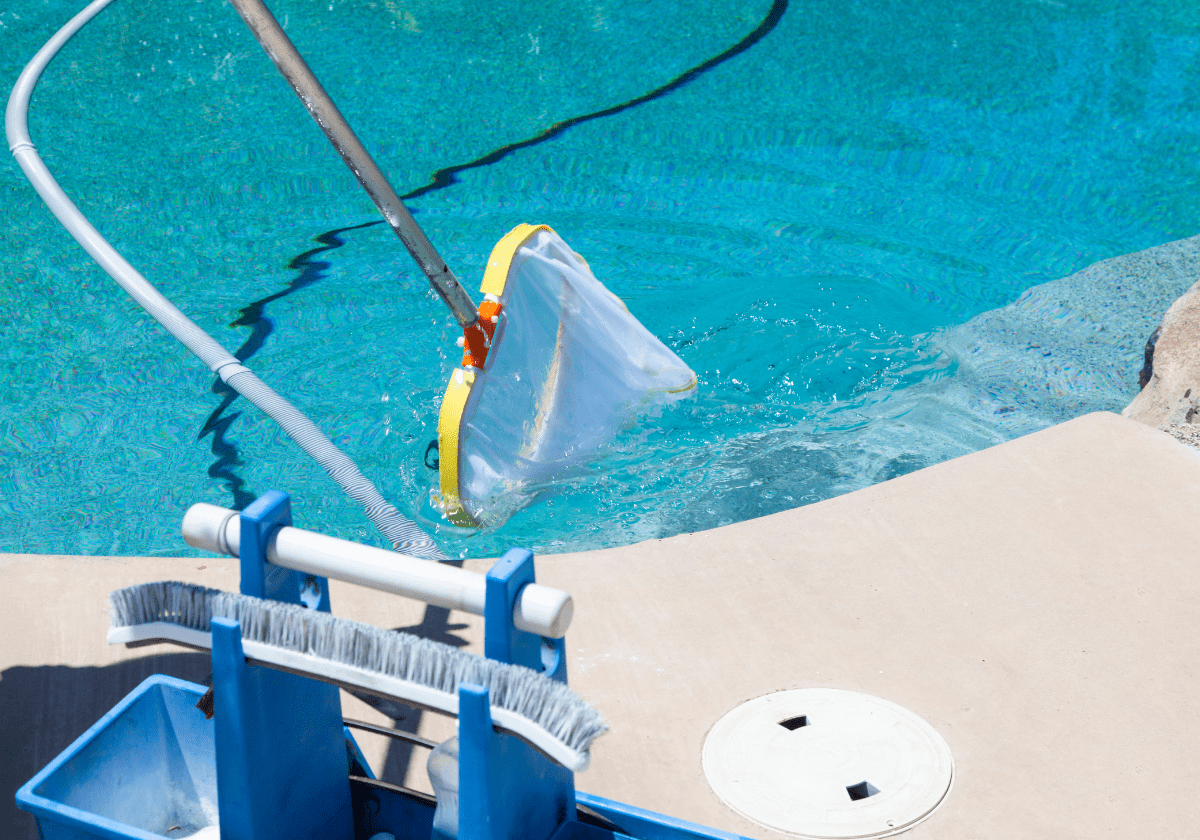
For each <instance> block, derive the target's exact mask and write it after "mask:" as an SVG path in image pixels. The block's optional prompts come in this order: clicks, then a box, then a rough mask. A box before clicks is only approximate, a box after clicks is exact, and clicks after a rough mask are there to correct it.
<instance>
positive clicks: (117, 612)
mask: <svg viewBox="0 0 1200 840" xmlns="http://www.w3.org/2000/svg"><path fill="white" fill-rule="evenodd" d="M109 603H110V605H111V608H112V626H113V627H129V626H134V625H138V624H148V623H151V622H155V621H165V622H170V623H171V624H177V625H179V626H181V627H190V628H192V629H193V630H200V631H203V632H210V631H211V630H212V619H213V617H214V616H216V617H221V618H228V619H231V620H233V621H236V622H238V624H240V625H241V629H242V638H243V639H247V640H251V641H255V642H261V643H263V644H268V645H273V646H275V647H279V648H283V649H286V650H294V651H299V652H301V653H307V654H311V655H313V656H317V657H320V658H322V659H328V660H331V661H334V662H340V663H342V664H344V665H351V666H354V667H356V668H362V669H364V670H368V671H376V672H378V673H381V674H385V675H387V676H389V677H396V678H398V679H402V680H408V681H410V682H414V683H418V684H420V685H426V686H429V687H430V688H434V689H437V690H438V691H444V692H447V693H450V694H454V693H456V692H457V691H458V684H459V683H463V682H465V683H473V684H475V685H481V686H483V687H484V688H486V689H487V690H488V694H489V700H490V703H491V704H492V705H493V706H498V707H499V708H502V709H508V710H509V711H512V712H515V713H516V714H519V715H521V716H522V717H524V718H527V719H529V720H531V721H533V722H534V723H536V724H537V725H538V726H540V727H541V728H542V729H544V730H546V731H547V732H549V733H550V734H551V735H553V736H554V737H555V738H557V739H558V740H559V741H561V742H562V743H564V744H566V745H567V746H568V747H570V748H571V749H573V750H578V751H580V752H585V751H587V749H588V747H589V746H590V745H591V743H592V741H594V740H595V739H596V738H597V737H599V736H600V735H601V734H603V733H604V732H605V731H606V730H607V729H608V725H607V724H606V723H605V722H604V720H603V719H602V718H601V717H600V714H599V713H598V712H597V711H596V710H595V709H593V708H592V707H591V705H589V704H588V703H587V701H585V700H584V699H583V698H581V697H579V695H577V694H575V693H574V692H573V691H571V689H570V688H568V687H567V686H566V685H565V684H564V683H560V682H557V681H555V680H552V679H550V678H549V677H547V676H545V675H544V674H539V673H537V672H536V671H534V670H532V669H530V668H525V667H523V666H520V665H509V664H506V663H503V662H496V661H494V660H491V659H485V658H484V657H482V656H477V655H475V654H472V653H467V652H466V651H462V650H458V649H456V648H453V647H450V646H449V645H446V644H442V643H441V642H434V641H430V640H429V639H422V638H421V637H419V636H414V635H412V634H410V633H402V632H399V631H396V630H382V629H380V628H378V627H372V626H371V625H369V624H360V623H359V622H356V621H350V620H348V619H345V618H338V617H337V616H333V615H330V614H329V613H325V612H317V611H315V610H310V609H307V608H305V607H302V606H300V605H296V604H284V603H281V602H278V601H266V600H263V599H261V598H253V597H251V596H249V595H239V594H235V593H231V592H222V591H221V590H219V589H207V588H205V587H203V586H197V585H195V584H191V583H179V582H176V581H162V582H157V583H143V584H140V585H137V586H129V587H126V588H125V589H118V590H117V591H116V592H113V593H112V594H111V595H109Z"/></svg>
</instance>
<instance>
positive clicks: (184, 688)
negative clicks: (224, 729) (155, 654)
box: [17, 675, 219, 840]
mask: <svg viewBox="0 0 1200 840" xmlns="http://www.w3.org/2000/svg"><path fill="white" fill-rule="evenodd" d="M205 691H206V689H205V688H204V686H201V685H196V684H195V683H189V682H184V681H183V680H178V679H175V678H173V677H165V676H162V675H156V676H153V677H150V678H148V679H147V680H145V681H144V682H143V683H142V684H141V685H139V686H138V687H137V688H136V689H134V691H133V692H132V693H131V694H129V695H128V696H127V697H126V698H125V699H124V700H122V701H121V702H120V703H118V704H117V705H116V707H114V708H113V710H112V711H110V712H109V713H108V714H106V715H105V716H104V717H103V718H101V719H100V720H99V721H97V723H96V724H95V725H94V726H92V727H91V728H90V729H89V730H88V731H87V732H85V733H83V735H81V736H79V738H78V739H76V741H75V743H73V744H71V746H69V747H68V748H67V749H66V750H64V751H63V752H62V753H61V754H60V755H59V756H58V757H57V758H55V759H54V760H53V761H52V762H50V764H49V765H47V766H46V768H45V769H43V770H42V771H41V772H40V773H38V774H37V775H36V776H34V777H33V778H32V779H30V780H29V782H27V783H26V784H25V785H24V786H23V787H22V788H21V789H20V790H19V791H17V805H18V807H20V808H21V809H23V810H25V811H28V812H30V813H31V814H33V815H34V816H35V817H36V818H37V821H38V827H39V829H40V830H41V835H42V838H43V839H44V840H75V839H76V838H80V840H83V838H88V839H89V840H90V838H105V840H116V838H127V837H128V838H138V840H161V838H163V837H169V838H183V837H192V838H196V840H200V838H203V837H210V836H211V837H213V838H216V837H218V836H219V834H218V828H217V826H218V821H217V766H216V760H215V756H214V732H213V721H212V720H209V719H206V718H205V717H204V714H203V713H202V712H201V711H200V710H199V709H197V708H196V703H197V701H198V700H199V699H200V698H201V697H202V696H204V693H205Z"/></svg>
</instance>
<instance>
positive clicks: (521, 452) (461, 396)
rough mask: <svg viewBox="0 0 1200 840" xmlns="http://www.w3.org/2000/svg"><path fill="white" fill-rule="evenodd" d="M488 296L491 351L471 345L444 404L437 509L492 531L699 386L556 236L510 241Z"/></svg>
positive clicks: (522, 232) (515, 235)
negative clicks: (627, 430)
mask: <svg viewBox="0 0 1200 840" xmlns="http://www.w3.org/2000/svg"><path fill="white" fill-rule="evenodd" d="M482 291H483V292H484V293H485V299H484V302H483V304H481V305H480V307H479V311H480V316H481V319H480V320H481V322H482V323H483V325H484V327H485V328H486V329H487V331H488V332H489V338H490V346H489V347H487V348H486V350H484V351H483V353H475V354H474V355H473V354H472V352H471V349H470V346H468V352H467V355H466V356H464V360H463V361H464V364H463V367H461V368H458V369H456V370H455V371H454V374H453V375H452V377H451V380H450V385H449V387H448V388H447V390H446V396H445V398H444V399H443V401H442V409H441V414H440V417H439V421H438V445H439V451H440V463H439V470H440V479H441V490H440V494H438V498H436V499H435V502H436V503H437V506H438V507H439V508H440V509H441V510H442V512H443V513H444V514H445V515H446V516H447V518H449V519H450V520H451V521H452V522H454V523H456V524H459V525H467V526H477V525H483V526H485V527H494V526H495V525H498V524H499V523H501V522H503V521H504V520H505V519H507V518H508V517H509V516H510V515H512V513H513V512H515V511H516V510H518V509H520V508H521V507H523V506H525V505H526V504H528V503H529V502H530V501H531V500H532V498H533V497H534V496H535V495H536V492H537V490H536V488H537V487H538V486H539V485H544V484H545V483H546V482H548V481H550V480H553V479H555V478H560V477H562V476H564V475H567V474H569V473H570V472H571V471H572V470H574V469H576V468H578V467H579V466H580V465H582V464H583V463H585V462H586V461H588V460H589V459H591V458H592V457H593V456H594V455H595V454H596V452H597V450H598V449H599V448H600V447H601V446H603V445H604V444H605V443H606V442H608V441H610V440H612V439H613V437H614V436H615V435H616V433H617V432H618V431H619V430H620V429H621V428H622V427H625V426H627V425H629V424H631V423H632V422H633V421H634V420H635V419H636V418H637V416H638V415H639V414H642V413H644V412H646V411H648V410H650V409H652V408H654V407H655V406H659V405H662V404H664V403H668V402H672V401H674V400H677V399H680V398H682V397H685V396H687V395H688V394H690V393H691V392H693V391H694V390H695V388H696V375H695V374H694V373H693V372H692V370H691V369H690V368H689V367H688V366H687V365H686V364H684V362H683V360H681V359H680V358H679V357H678V356H676V355H675V354H674V353H673V352H672V351H671V350H670V349H668V348H667V347H666V345H664V344H663V343H662V342H661V341H659V340H658V339H657V338H655V337H654V336H653V335H652V334H651V333H650V332H649V331H648V330H647V329H646V328H645V327H644V326H642V324H641V323H640V322H639V321H638V320H637V319H636V318H634V317H633V315H631V314H630V313H629V310H628V309H626V308H625V304H623V303H622V302H621V300H620V298H618V297H617V296H616V295H614V294H613V293H612V292H610V291H609V290H608V289H606V288H605V287H604V285H603V284H601V283H600V281H599V280H597V279H596V278H595V277H594V276H593V275H592V272H591V269H589V268H588V265H587V263H586V262H585V261H584V259H583V258H582V257H580V256H579V255H578V254H576V253H575V252H574V251H572V250H571V249H570V248H569V247H568V246H567V244H566V243H565V242H563V240H562V239H561V238H559V236H558V234H556V233H555V232H554V231H552V230H550V228H548V227H545V226H537V227H535V226H532V225H521V226H519V227H517V228H516V229H515V230H513V231H512V232H511V233H509V234H508V235H507V236H506V237H504V239H501V240H500V242H499V243H497V245H496V247H495V248H494V249H493V251H492V254H491V256H490V257H489V259H488V266H487V269H486V271H485V273H484V280H483V284H482ZM479 355H485V359H484V360H483V361H482V365H480V360H479V358H478V356H479Z"/></svg>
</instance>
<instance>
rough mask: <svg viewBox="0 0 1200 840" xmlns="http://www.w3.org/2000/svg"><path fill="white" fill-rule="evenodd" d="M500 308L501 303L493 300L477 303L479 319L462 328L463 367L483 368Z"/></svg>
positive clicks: (494, 332)
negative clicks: (494, 319)
mask: <svg viewBox="0 0 1200 840" xmlns="http://www.w3.org/2000/svg"><path fill="white" fill-rule="evenodd" d="M502 308H503V307H502V306H501V304H500V303H499V302H497V301H494V300H485V301H484V302H483V303H481V304H479V320H478V321H476V322H475V323H474V324H472V325H471V326H469V327H466V328H465V329H463V359H462V363H463V367H473V368H479V369H480V370H483V365H484V363H485V362H486V361H487V355H488V350H490V349H491V346H492V337H493V336H494V335H495V334H496V324H497V323H498V322H499V316H500V310H501V309H502ZM493 318H496V321H493V320H492V319H493Z"/></svg>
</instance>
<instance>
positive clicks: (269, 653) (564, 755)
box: [108, 621, 591, 773]
mask: <svg viewBox="0 0 1200 840" xmlns="http://www.w3.org/2000/svg"><path fill="white" fill-rule="evenodd" d="M152 641H164V642H175V643H177V644H181V645H184V646H185V647H190V648H202V649H206V650H210V649H212V634H211V633H206V632H204V631H202V630H193V629H191V628H190V627H180V626H179V625H178V624H171V623H169V622H165V621H155V622H150V623H148V624H136V625H133V626H130V627H113V628H112V629H110V630H109V631H108V643H109V644H110V645H119V644H129V643H131V642H152ZM242 652H243V653H244V654H245V655H246V659H247V661H251V662H255V663H257V664H260V665H266V666H268V667H271V668H277V669H279V670H282V671H288V672H290V673H293V674H304V675H306V676H310V677H313V678H315V679H318V680H321V681H322V682H328V683H333V684H334V685H338V686H341V687H343V688H346V687H349V688H359V689H363V690H364V691H369V692H371V693H372V694H381V695H383V696H385V697H390V698H392V699H394V700H399V701H401V702H405V703H411V704H414V705H417V706H420V707H422V708H425V709H430V710H432V711H435V712H441V713H442V714H447V715H450V716H452V717H458V695H457V694H450V693H448V692H445V691H439V690H438V689H436V688H430V687H429V686H427V685H421V684H420V683H415V682H411V681H409V680H402V679H398V678H396V677H389V676H387V675H386V674H380V673H378V672H376V671H368V670H366V669H364V668H356V667H354V666H353V665H345V664H343V663H341V662H333V661H330V660H328V659H322V658H320V657H317V656H311V655H309V654H307V653H299V652H297V651H294V650H285V649H284V648H278V647H275V646H274V645H268V644H264V643H262V642H255V641H251V640H249V639H243V640H242ZM491 712H492V723H493V724H494V725H495V726H496V728H498V729H503V730H505V731H507V732H511V733H512V734H514V735H516V736H517V737H519V738H521V739H523V740H525V741H528V742H529V743H530V744H532V745H533V746H535V747H537V748H538V749H539V750H541V751H542V752H544V753H545V754H546V755H548V756H550V758H551V759H553V760H554V761H557V762H558V763H559V764H561V765H563V766H564V767H566V768H567V769H569V770H572V771H574V772H576V773H578V772H581V771H583V770H586V769H587V766H588V763H589V761H590V759H591V753H590V752H580V751H579V750H573V749H571V748H570V747H568V746H567V745H566V744H564V743H563V742H562V741H560V740H558V739H557V738H555V737H554V736H553V735H551V734H550V733H549V732H547V731H546V730H545V729H542V727H540V726H538V725H537V724H536V723H534V722H533V721H531V720H530V719H529V718H527V717H524V716H522V715H519V714H517V713H516V712H513V711H510V710H508V709H502V708H500V707H498V706H492V707H491Z"/></svg>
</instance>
